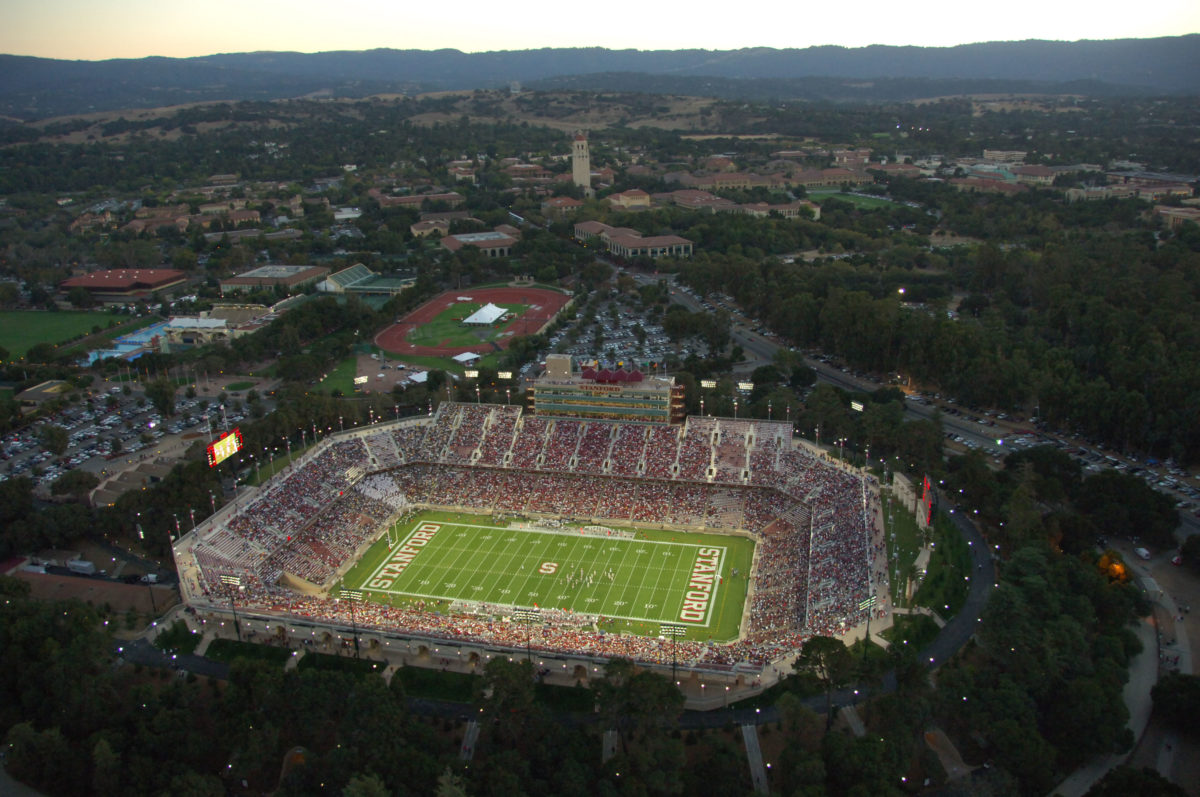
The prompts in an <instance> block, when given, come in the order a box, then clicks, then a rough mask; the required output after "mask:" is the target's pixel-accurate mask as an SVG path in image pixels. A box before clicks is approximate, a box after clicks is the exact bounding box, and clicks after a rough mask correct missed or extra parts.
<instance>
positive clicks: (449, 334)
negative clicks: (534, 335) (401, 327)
mask: <svg viewBox="0 0 1200 797" xmlns="http://www.w3.org/2000/svg"><path fill="white" fill-rule="evenodd" d="M498 306H499V307H503V308H504V309H505V310H508V311H509V312H510V313H513V314H515V315H516V316H520V315H521V314H522V313H524V312H525V311H526V310H527V309H529V305H527V304H499V305H498ZM480 307H483V305H482V304H480V303H478V302H459V303H457V304H455V305H454V306H452V307H447V308H446V309H445V310H443V311H442V312H440V313H438V315H437V317H436V318H434V319H433V320H432V321H430V322H429V323H428V324H425V325H423V326H420V327H417V328H416V329H414V330H413V331H412V332H409V333H408V338H407V340H408V342H409V343H411V344H413V345H414V346H474V345H476V344H478V343H486V342H488V341H490V340H493V339H495V338H496V337H497V336H498V335H499V334H500V330H501V329H502V326H507V324H504V325H496V326H489V327H482V326H481V327H468V326H464V325H463V323H462V320H463V319H464V318H466V317H467V316H469V315H471V313H473V312H475V311H476V310H478V309H479V308H480Z"/></svg>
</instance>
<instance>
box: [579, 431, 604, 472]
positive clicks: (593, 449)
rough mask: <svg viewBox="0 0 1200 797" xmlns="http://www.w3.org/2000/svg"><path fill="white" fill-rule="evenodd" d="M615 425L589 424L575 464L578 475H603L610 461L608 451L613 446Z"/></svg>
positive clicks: (580, 442) (580, 443) (581, 441)
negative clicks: (607, 461)
mask: <svg viewBox="0 0 1200 797" xmlns="http://www.w3.org/2000/svg"><path fill="white" fill-rule="evenodd" d="M612 434H613V424H611V423H597V422H593V423H589V424H588V425H587V429H586V430H584V433H583V439H582V440H580V441H579V453H578V454H577V455H576V456H577V458H578V459H577V461H576V463H575V472H576V473H601V472H603V471H604V463H605V461H606V460H607V459H608V449H609V446H610V445H611V444H612Z"/></svg>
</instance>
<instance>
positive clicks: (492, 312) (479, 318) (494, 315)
mask: <svg viewBox="0 0 1200 797" xmlns="http://www.w3.org/2000/svg"><path fill="white" fill-rule="evenodd" d="M507 312H508V311H507V310H505V309H504V308H503V307H498V306H496V305H494V304H492V303H491V302H488V303H487V304H485V305H484V306H483V307H480V308H479V309H478V310H476V311H475V312H473V313H471V315H469V316H467V317H466V318H465V319H464V320H463V323H464V324H479V325H481V326H487V325H488V324H494V323H496V322H497V321H498V320H499V319H500V317H501V316H502V315H504V314H505V313H507Z"/></svg>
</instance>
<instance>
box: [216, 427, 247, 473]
mask: <svg viewBox="0 0 1200 797" xmlns="http://www.w3.org/2000/svg"><path fill="white" fill-rule="evenodd" d="M241 450H242V430H241V429H237V428H235V429H234V430H233V431H232V432H226V433H225V434H223V435H221V436H220V437H218V438H217V439H216V440H214V441H212V442H211V443H209V444H208V466H209V467H210V468H215V467H216V466H218V465H220V464H221V463H222V462H224V461H225V460H227V459H229V458H230V457H232V456H233V455H234V454H236V453H237V452H239V451H241Z"/></svg>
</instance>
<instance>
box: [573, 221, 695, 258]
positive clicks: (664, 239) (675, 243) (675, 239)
mask: <svg viewBox="0 0 1200 797" xmlns="http://www.w3.org/2000/svg"><path fill="white" fill-rule="evenodd" d="M593 238H596V239H599V241H600V243H601V245H603V246H604V248H605V249H606V250H608V252H610V253H611V254H613V255H615V256H616V257H623V258H626V259H633V258H635V257H649V258H652V259H654V258H659V257H691V256H692V242H691V241H689V240H688V239H687V238H682V237H680V236H678V235H650V236H643V235H642V234H641V233H640V232H638V231H637V230H631V229H629V228H628V227H610V226H609V225H607V224H605V223H603V222H599V221H581V222H579V223H578V224H576V225H575V240H577V241H582V242H584V243H586V242H588V241H590V240H592V239H593Z"/></svg>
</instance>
